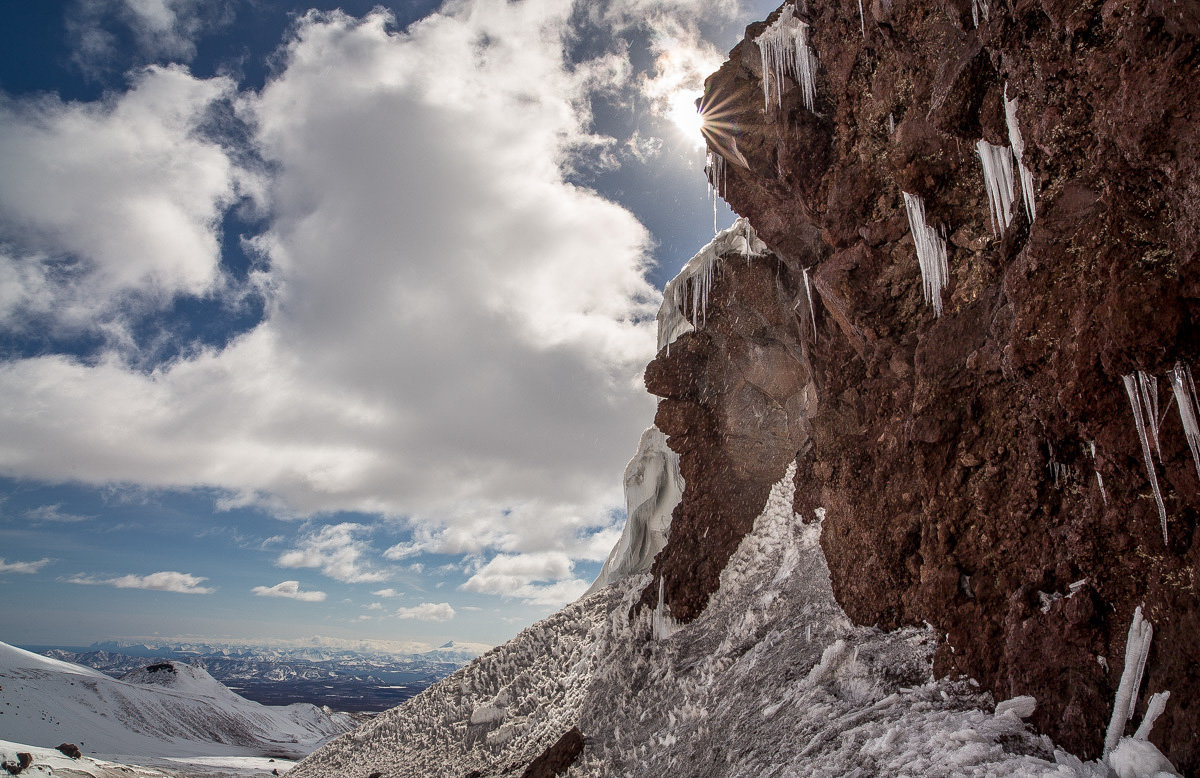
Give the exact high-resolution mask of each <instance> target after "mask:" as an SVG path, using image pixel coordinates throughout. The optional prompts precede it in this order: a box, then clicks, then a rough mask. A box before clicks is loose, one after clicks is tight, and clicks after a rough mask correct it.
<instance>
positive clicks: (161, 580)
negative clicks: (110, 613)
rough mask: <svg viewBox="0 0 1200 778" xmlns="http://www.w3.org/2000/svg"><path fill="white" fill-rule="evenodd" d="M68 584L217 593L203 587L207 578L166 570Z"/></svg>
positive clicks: (74, 579)
mask: <svg viewBox="0 0 1200 778" xmlns="http://www.w3.org/2000/svg"><path fill="white" fill-rule="evenodd" d="M65 580H66V582H67V583H73V584H83V585H85V586H114V587H116V588H118V589H149V590H151V591H156V592H176V593H178V594H212V593H213V592H215V591H216V589H215V588H213V587H210V586H201V584H202V583H204V582H205V581H207V580H208V579H207V578H203V577H200V576H195V575H191V574H189V573H177V572H175V571H173V570H164V571H161V572H158V573H150V574H149V575H122V576H120V577H118V578H96V577H94V576H90V575H83V574H82V573H81V574H79V575H73V576H71V577H70V578H67V579H65Z"/></svg>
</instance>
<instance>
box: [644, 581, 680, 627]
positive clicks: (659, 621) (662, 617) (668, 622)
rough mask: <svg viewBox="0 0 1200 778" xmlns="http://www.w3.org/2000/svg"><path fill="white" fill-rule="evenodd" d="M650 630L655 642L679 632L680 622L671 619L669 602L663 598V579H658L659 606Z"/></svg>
mask: <svg viewBox="0 0 1200 778" xmlns="http://www.w3.org/2000/svg"><path fill="white" fill-rule="evenodd" d="M650 629H651V632H652V633H653V634H654V639H655V640H666V639H667V638H669V637H671V636H672V635H674V634H675V633H676V632H677V631H678V630H679V622H677V621H675V619H673V618H672V617H671V609H670V608H669V607H667V601H666V599H665V598H664V597H663V579H662V578H659V579H658V605H656V606H655V608H654V615H653V616H652V617H651V622H650Z"/></svg>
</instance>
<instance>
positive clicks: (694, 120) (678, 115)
mask: <svg viewBox="0 0 1200 778" xmlns="http://www.w3.org/2000/svg"><path fill="white" fill-rule="evenodd" d="M699 97H700V93H698V92H695V91H693V90H690V89H678V90H676V91H675V92H673V93H671V94H670V95H669V96H668V97H667V118H669V119H670V120H671V123H672V124H674V125H675V127H676V129H678V130H679V132H680V133H681V134H682V135H683V137H685V138H687V139H688V141H689V142H690V143H691V144H692V146H694V147H695V148H697V149H701V148H704V117H703V116H702V115H701V113H700V110H699V109H698V108H696V99H697V98H699Z"/></svg>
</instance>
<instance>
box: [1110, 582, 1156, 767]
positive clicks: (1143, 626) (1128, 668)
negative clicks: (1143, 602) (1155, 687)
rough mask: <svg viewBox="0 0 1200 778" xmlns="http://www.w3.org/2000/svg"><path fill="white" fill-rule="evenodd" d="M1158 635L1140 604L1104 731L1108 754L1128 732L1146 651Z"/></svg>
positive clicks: (1135, 704)
mask: <svg viewBox="0 0 1200 778" xmlns="http://www.w3.org/2000/svg"><path fill="white" fill-rule="evenodd" d="M1153 637H1154V627H1152V626H1151V625H1150V622H1148V621H1146V620H1145V619H1143V618H1142V608H1141V606H1138V607H1137V609H1135V610H1134V612H1133V621H1132V622H1130V624H1129V637H1128V638H1127V639H1126V641H1125V669H1124V670H1122V671H1121V682H1120V684H1118V686H1117V697H1116V700H1115V701H1114V702H1113V713H1112V719H1110V720H1109V722H1108V732H1107V733H1105V735H1104V756H1105V757H1107V756H1108V755H1109V753H1110V752H1111V751H1112V750H1113V749H1114V748H1116V746H1117V743H1118V742H1120V740H1121V736H1122V735H1123V734H1125V724H1126V723H1127V722H1128V721H1129V719H1131V718H1133V710H1134V708H1135V707H1137V692H1138V687H1139V686H1141V685H1142V673H1144V672H1145V670H1146V654H1148V653H1149V652H1150V641H1151V639H1152V638H1153Z"/></svg>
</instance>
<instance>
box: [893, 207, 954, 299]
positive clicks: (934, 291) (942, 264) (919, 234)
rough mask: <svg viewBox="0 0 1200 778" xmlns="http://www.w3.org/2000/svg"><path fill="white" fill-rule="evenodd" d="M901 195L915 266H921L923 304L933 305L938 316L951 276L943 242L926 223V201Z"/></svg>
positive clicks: (944, 240) (942, 238) (940, 236)
mask: <svg viewBox="0 0 1200 778" xmlns="http://www.w3.org/2000/svg"><path fill="white" fill-rule="evenodd" d="M901 194H903V195H904V208H905V210H906V211H907V212H908V226H909V229H910V230H911V231H912V239H913V245H914V246H915V247H916V250H917V263H918V264H919V265H920V266H921V288H922V291H923V292H924V294H925V302H927V303H929V304H931V305H932V306H933V312H934V314H935V315H936V316H941V315H942V289H943V288H944V287H945V286H946V280H947V278H949V276H950V268H949V265H948V264H947V260H946V239H945V238H944V237H943V236H942V235H941V234H939V233H938V231H937V230H935V229H934V228H933V227H930V226H929V225H927V224H926V223H925V201H924V200H922V199H921V198H920V197H918V196H916V195H911V194H909V193H908V192H902V193H901Z"/></svg>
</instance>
